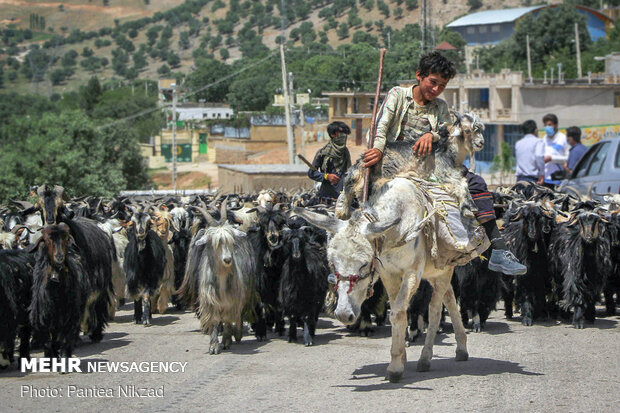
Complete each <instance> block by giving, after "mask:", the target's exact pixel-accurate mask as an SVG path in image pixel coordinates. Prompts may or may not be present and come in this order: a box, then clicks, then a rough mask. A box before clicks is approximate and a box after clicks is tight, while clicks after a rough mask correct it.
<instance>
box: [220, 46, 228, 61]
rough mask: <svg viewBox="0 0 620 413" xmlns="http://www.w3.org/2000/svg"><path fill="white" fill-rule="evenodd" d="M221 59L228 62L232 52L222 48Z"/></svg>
mask: <svg viewBox="0 0 620 413" xmlns="http://www.w3.org/2000/svg"><path fill="white" fill-rule="evenodd" d="M220 57H221V58H222V60H227V59H228V58H229V57H230V52H229V51H228V49H224V48H221V49H220Z"/></svg>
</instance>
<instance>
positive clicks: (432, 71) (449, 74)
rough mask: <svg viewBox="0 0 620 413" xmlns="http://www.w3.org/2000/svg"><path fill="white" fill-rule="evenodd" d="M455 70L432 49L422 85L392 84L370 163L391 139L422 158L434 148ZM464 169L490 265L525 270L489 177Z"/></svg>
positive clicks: (421, 72)
mask: <svg viewBox="0 0 620 413" xmlns="http://www.w3.org/2000/svg"><path fill="white" fill-rule="evenodd" d="M455 75H456V69H455V67H454V64H453V63H452V62H451V61H449V60H448V59H447V58H445V57H444V56H442V55H441V54H440V53H439V52H431V53H428V54H426V55H423V56H422V57H421V59H420V62H419V65H418V70H417V72H416V79H417V81H418V84H417V85H414V86H412V87H410V88H403V87H399V86H396V87H394V88H392V89H391V90H390V92H389V93H388V95H387V98H386V99H385V101H384V103H383V105H382V106H381V109H380V111H379V113H378V114H377V132H376V135H375V140H374V145H373V148H371V149H368V150H367V151H366V152H365V153H364V167H365V168H370V167H372V166H373V165H376V164H377V163H379V162H380V161H381V159H382V158H383V151H384V148H385V144H386V142H393V141H405V142H411V143H412V144H413V146H412V149H413V152H414V153H415V154H416V155H417V156H419V157H424V156H426V155H428V154H430V153H431V149H432V145H433V142H437V141H438V140H439V139H440V136H439V133H438V131H439V128H440V126H442V125H443V124H445V123H450V122H451V119H450V114H449V112H448V105H447V104H446V102H445V101H444V100H442V99H440V98H438V96H439V95H440V94H441V93H442V92H443V90H444V89H445V87H446V86H447V84H448V82H449V81H450V79H452V78H453V77H454V76H455ZM462 173H463V176H464V177H465V178H466V180H467V184H468V188H469V192H470V194H471V196H472V199H473V201H474V203H475V205H476V207H477V208H478V211H477V212H476V214H475V215H476V218H477V219H478V222H479V223H480V224H481V225H482V226H483V228H484V230H485V232H486V235H487V237H488V238H489V240H490V241H491V247H492V248H493V250H492V253H491V258H490V260H489V269H490V270H492V271H497V272H502V273H504V274H507V275H522V274H525V273H526V271H527V268H526V267H525V266H524V265H522V264H521V263H519V262H518V260H517V258H516V257H515V256H514V255H513V254H512V253H511V252H510V251H509V250H508V248H507V246H506V243H505V242H504V239H503V238H502V236H501V234H500V232H499V229H498V228H497V223H496V218H495V213H494V211H493V198H492V195H491V193H489V191H488V189H487V184H486V182H485V181H484V179H483V178H482V177H481V176H479V175H476V174H474V173H472V172H471V171H469V170H468V169H467V168H466V167H464V166H463V172H462Z"/></svg>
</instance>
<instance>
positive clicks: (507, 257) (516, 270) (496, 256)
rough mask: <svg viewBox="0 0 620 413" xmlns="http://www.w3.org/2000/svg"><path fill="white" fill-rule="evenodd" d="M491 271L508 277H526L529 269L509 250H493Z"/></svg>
mask: <svg viewBox="0 0 620 413" xmlns="http://www.w3.org/2000/svg"><path fill="white" fill-rule="evenodd" d="M489 270H491V271H496V272H501V273H504V274H506V275H524V274H525V273H526V272H527V267H526V266H525V265H523V264H521V263H520V262H519V260H517V257H515V256H514V254H513V253H512V252H510V251H508V250H493V251H492V252H491V259H490V260H489Z"/></svg>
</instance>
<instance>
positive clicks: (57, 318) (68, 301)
mask: <svg viewBox="0 0 620 413" xmlns="http://www.w3.org/2000/svg"><path fill="white" fill-rule="evenodd" d="M34 245H35V246H36V247H37V248H38V249H37V252H36V259H35V268H34V274H33V278H34V281H33V287H32V303H31V304H30V308H29V311H30V323H31V325H32V328H33V330H34V335H35V337H37V338H40V339H41V340H43V342H44V348H45V357H52V358H58V357H60V356H61V354H60V352H61V350H62V356H63V357H71V354H72V352H73V346H74V343H75V341H76V340H78V338H79V334H80V321H81V320H82V319H84V321H86V322H87V323H88V320H89V319H90V318H91V315H94V316H95V318H96V316H97V315H96V314H91V313H90V311H88V312H87V311H86V304H87V301H90V300H89V298H90V297H91V295H92V294H93V289H92V288H91V283H90V278H89V277H88V274H87V272H86V270H85V268H84V267H83V265H82V260H81V259H80V255H79V253H78V250H77V248H76V246H75V244H74V241H73V237H71V235H70V230H69V227H68V226H67V225H66V224H64V223H60V224H59V225H47V226H45V227H44V228H43V237H42V239H41V242H38V243H37V244H34ZM95 294H97V293H96V292H95ZM92 304H93V303H91V304H90V305H89V310H93V313H94V310H95V309H93V308H92V307H93V306H92ZM88 324H90V323H88ZM91 334H95V332H91ZM99 334H100V333H99Z"/></svg>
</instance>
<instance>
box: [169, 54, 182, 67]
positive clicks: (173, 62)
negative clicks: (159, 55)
mask: <svg viewBox="0 0 620 413" xmlns="http://www.w3.org/2000/svg"><path fill="white" fill-rule="evenodd" d="M166 61H167V62H168V64H169V65H170V67H175V68H176V67H179V66H180V65H181V58H180V57H179V55H177V54H176V53H174V52H168V58H167V59H166Z"/></svg>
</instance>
